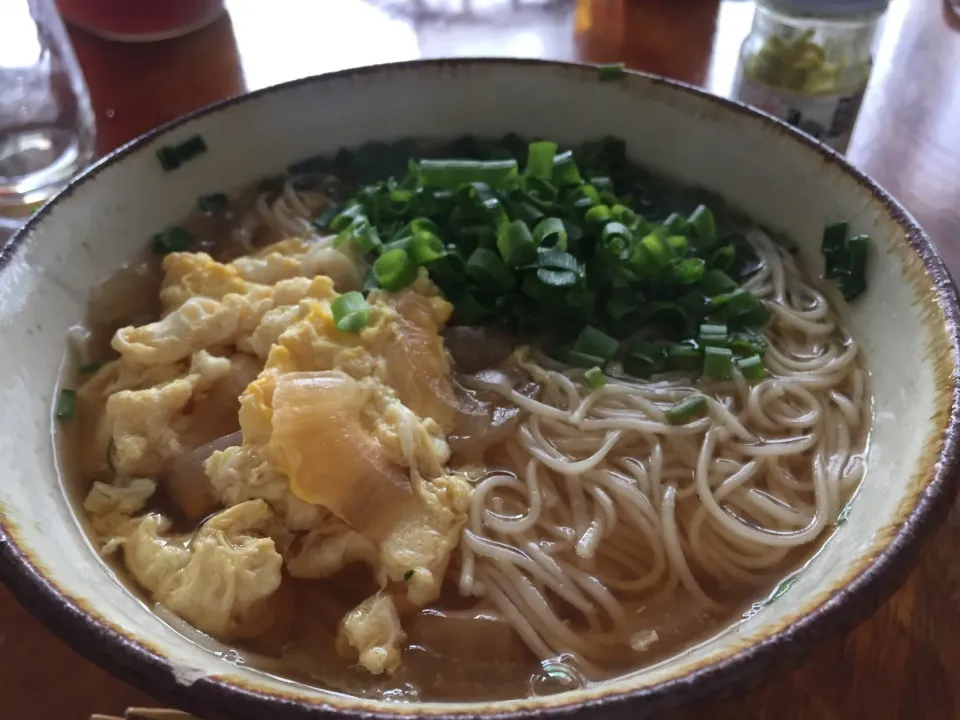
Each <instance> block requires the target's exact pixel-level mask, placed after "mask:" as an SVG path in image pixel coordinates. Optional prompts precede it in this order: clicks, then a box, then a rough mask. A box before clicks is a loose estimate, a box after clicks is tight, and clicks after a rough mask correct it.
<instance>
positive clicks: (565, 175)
mask: <svg viewBox="0 0 960 720" xmlns="http://www.w3.org/2000/svg"><path fill="white" fill-rule="evenodd" d="M553 181H554V183H556V184H557V185H559V186H569V185H579V184H580V183H581V182H583V180H581V178H580V171H579V170H578V169H577V164H576V162H574V160H573V152H571V151H570V150H567V151H566V152H562V153H560V154H559V155H554V156H553Z"/></svg>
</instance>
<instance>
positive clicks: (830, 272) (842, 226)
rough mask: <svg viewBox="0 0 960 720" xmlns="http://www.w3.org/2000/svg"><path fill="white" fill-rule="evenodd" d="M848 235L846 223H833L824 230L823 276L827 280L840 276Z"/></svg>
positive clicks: (821, 246) (822, 249) (821, 245)
mask: <svg viewBox="0 0 960 720" xmlns="http://www.w3.org/2000/svg"><path fill="white" fill-rule="evenodd" d="M848 233H849V226H848V225H847V223H845V222H839V223H833V224H831V225H827V226H826V227H825V228H824V229H823V240H822V241H821V242H820V252H821V253H822V254H823V260H824V272H823V276H824V277H825V278H827V279H830V278H835V277H839V275H840V269H841V266H842V264H843V254H844V251H845V249H846V246H847V234H848Z"/></svg>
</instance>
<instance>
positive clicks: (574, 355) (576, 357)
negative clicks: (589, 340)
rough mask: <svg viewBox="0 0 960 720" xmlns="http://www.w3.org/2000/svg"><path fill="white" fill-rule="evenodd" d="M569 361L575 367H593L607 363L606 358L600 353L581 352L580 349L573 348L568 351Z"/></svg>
mask: <svg viewBox="0 0 960 720" xmlns="http://www.w3.org/2000/svg"><path fill="white" fill-rule="evenodd" d="M567 362H568V363H569V364H570V365H573V366H574V367H582V368H592V367H597V366H601V365H606V364H607V363H606V360H604V359H603V358H602V357H599V356H598V355H590V354H589V353H583V352H579V351H578V350H571V351H570V352H568V353H567Z"/></svg>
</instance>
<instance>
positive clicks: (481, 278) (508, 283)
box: [467, 248, 516, 290]
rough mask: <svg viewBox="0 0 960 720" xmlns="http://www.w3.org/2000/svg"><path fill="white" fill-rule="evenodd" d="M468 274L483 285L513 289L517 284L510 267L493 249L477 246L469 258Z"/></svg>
mask: <svg viewBox="0 0 960 720" xmlns="http://www.w3.org/2000/svg"><path fill="white" fill-rule="evenodd" d="M467 275H469V276H470V277H471V278H473V280H475V281H476V282H477V283H478V284H479V285H480V286H481V287H485V288H491V289H494V290H498V289H499V290H511V289H512V288H513V286H514V285H515V284H516V281H515V280H514V278H513V273H512V272H510V268H508V267H507V266H506V264H504V262H503V260H501V259H500V256H499V255H497V254H496V253H495V252H493V251H492V250H487V249H486V248H477V249H476V250H474V251H473V253H472V254H471V255H470V258H469V259H468V260H467Z"/></svg>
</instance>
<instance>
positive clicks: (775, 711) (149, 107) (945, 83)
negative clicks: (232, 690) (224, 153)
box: [0, 0, 960, 720]
mask: <svg viewBox="0 0 960 720" xmlns="http://www.w3.org/2000/svg"><path fill="white" fill-rule="evenodd" d="M460 1H461V0H446V3H444V2H442V1H441V0H432V2H427V3H426V4H427V5H434V6H435V5H437V4H441V5H443V4H446V5H447V6H450V5H456V4H459V2H460ZM468 1H469V0H468ZM495 1H496V0H486V2H483V0H473V6H474V8H476V10H475V13H476V14H475V15H474V16H472V17H471V16H466V15H463V14H462V13H461V14H454V15H450V16H448V17H447V18H446V19H444V20H442V21H428V20H423V19H421V20H416V19H414V18H410V17H406V18H404V17H400V16H399V15H393V16H390V15H388V14H386V13H385V12H384V11H383V10H382V9H380V8H379V7H377V5H379V6H381V7H382V6H386V5H389V6H391V7H392V8H397V7H401V8H402V7H403V6H412V5H415V4H417V3H416V2H415V1H414V0H392V2H391V0H378V1H375V0H370V1H369V2H362V1H361V0H336V1H334V0H269V2H267V1H266V0H228V7H229V17H223V18H221V19H220V20H219V21H217V22H216V23H215V24H213V25H211V26H209V27H207V28H206V29H204V30H201V31H199V32H197V33H194V34H193V35H190V36H187V37H184V38H180V39H177V40H171V41H167V42H162V43H154V44H144V45H123V44H115V43H110V42H105V41H102V40H99V39H97V38H94V37H91V36H89V35H86V34H84V33H83V32H80V31H74V32H73V41H74V44H75V46H76V49H77V53H78V55H79V57H80V62H81V65H82V66H83V70H84V72H85V74H86V77H87V81H88V83H89V85H90V91H91V94H92V96H93V103H94V106H95V109H96V117H97V123H98V125H99V140H98V143H99V145H98V149H99V151H100V152H106V151H109V150H110V149H112V148H114V147H116V146H117V145H119V144H121V143H123V142H126V141H127V140H130V139H131V138H133V137H135V136H137V135H138V134H139V133H141V132H143V131H145V130H147V129H149V128H150V127H152V126H154V125H156V124H158V123H161V122H163V121H166V120H169V119H170V118H172V117H174V116H176V115H179V114H181V113H183V112H186V111H188V110H192V109H194V108H196V107H198V106H200V105H204V104H206V103H210V102H213V101H216V100H220V99H222V98H225V97H228V96H230V95H234V94H237V93H240V92H243V91H244V90H253V89H257V88H261V87H264V86H265V85H270V84H273V83H276V82H281V81H284V80H289V79H293V78H296V77H300V76H303V75H311V74H315V73H322V72H326V71H330V70H337V69H341V68H345V67H350V66H353V65H362V64H369V63H376V62H387V61H393V60H404V59H411V58H416V57H437V56H444V55H447V56H449V55H524V56H539V57H548V58H561V59H571V58H579V59H585V60H591V61H598V62H601V61H602V62H606V61H610V60H617V59H623V60H625V61H626V62H627V64H628V65H629V66H631V67H633V68H638V69H642V70H648V71H651V72H656V73H660V74H663V75H666V76H669V77H673V78H678V79H680V80H684V81H687V82H691V83H696V84H700V85H704V86H705V87H707V88H708V89H710V90H712V91H714V92H718V93H721V94H724V93H728V92H729V90H730V87H731V83H732V80H733V75H734V71H735V68H736V62H737V52H738V49H739V45H740V42H741V41H742V39H743V37H744V36H745V34H746V32H747V30H748V29H749V25H750V20H751V17H752V13H753V9H752V5H751V4H750V3H749V2H744V1H742V0H741V1H736V2H735V1H733V0H723V1H722V2H720V1H718V0H620V1H621V2H622V4H623V5H624V7H626V6H627V5H629V9H628V10H627V11H626V21H625V23H623V25H622V27H621V28H620V29H619V30H618V29H616V28H611V27H610V26H607V28H606V30H604V31H603V32H602V33H601V36H600V38H599V39H597V38H594V39H593V40H589V41H585V40H584V39H583V38H582V37H581V38H579V39H578V38H577V37H576V36H575V33H574V29H573V28H574V9H573V5H572V0H568V1H567V2H563V1H562V0H561V1H559V2H553V3H549V4H548V5H543V4H542V3H535V2H533V0H513V2H512V3H511V2H509V1H508V0H500V2H501V5H500V8H499V9H497V10H495V11H489V12H487V13H486V14H485V12H484V11H483V8H482V6H484V5H489V4H490V3H491V2H495ZM849 156H850V158H851V159H852V161H853V162H854V163H855V164H856V165H857V166H859V167H860V168H862V169H863V170H865V171H866V172H868V173H869V174H871V175H872V176H873V177H875V178H876V179H877V180H878V181H879V182H880V183H881V184H882V185H883V186H885V187H886V188H887V189H888V190H890V191H891V192H892V193H893V194H894V195H895V196H896V197H897V198H899V199H900V201H901V202H903V203H904V204H905V205H906V206H907V208H908V209H909V210H910V211H911V212H912V213H913V214H914V215H915V216H916V217H917V218H918V219H919V221H920V223H921V224H922V225H923V226H924V227H925V228H926V229H927V231H928V232H929V233H930V235H931V236H932V237H933V239H934V240H935V241H936V243H937V245H938V246H939V248H940V251H941V253H943V255H944V257H945V259H946V261H947V264H948V265H949V266H950V267H951V268H952V269H953V271H954V273H957V272H958V271H960V22H957V20H956V19H955V18H954V17H953V16H952V15H951V14H950V12H949V11H948V10H946V5H945V4H944V5H943V6H941V0H893V3H892V5H891V7H890V10H889V11H888V15H887V19H886V24H885V28H884V31H883V34H882V38H881V42H880V44H879V48H878V54H877V59H876V66H875V69H874V75H873V79H872V82H871V85H870V89H869V92H868V94H867V97H866V100H865V104H864V107H863V110H862V113H861V115H860V120H859V124H858V126H857V130H856V134H855V135H854V138H853V141H852V144H851V146H850V150H849ZM957 548H960V511H957V510H956V509H955V510H954V512H953V513H952V515H951V516H950V519H949V521H948V523H947V525H946V527H944V528H943V529H942V530H941V531H940V533H939V535H938V536H937V537H936V538H935V540H934V541H933V542H932V543H931V544H930V545H929V546H928V547H927V549H926V551H925V553H924V554H923V558H922V562H921V565H920V567H919V568H917V570H916V571H915V572H914V573H913V575H912V576H911V577H910V579H909V581H908V582H907V584H906V586H905V587H904V588H902V589H901V590H900V591H899V592H898V593H897V594H896V595H895V596H894V597H893V599H892V600H891V601H889V602H888V603H887V604H886V605H884V606H883V607H882V608H881V609H880V610H879V611H878V612H877V613H876V615H875V616H874V617H873V619H872V620H870V621H869V622H867V623H865V624H864V625H862V626H861V627H860V628H859V629H858V630H856V631H855V632H853V633H852V634H850V635H849V636H848V637H846V638H842V637H837V638H833V639H830V640H827V641H826V642H825V643H824V644H823V645H822V646H821V647H820V648H819V649H818V650H816V651H815V652H814V653H813V654H812V656H810V657H809V658H808V660H807V661H806V663H805V664H803V665H801V666H800V667H799V668H798V669H796V670H794V671H793V672H790V673H788V674H783V675H780V676H778V677H773V678H770V679H769V680H768V681H767V682H766V684H765V685H763V686H762V687H761V688H759V689H758V690H757V691H755V692H754V693H752V694H751V695H749V696H747V697H741V698H726V699H713V700H710V701H708V702H704V703H702V704H701V705H700V706H697V707H695V708H692V709H690V710H688V711H685V712H683V713H680V714H678V715H676V716H675V719H676V720H681V719H683V720H686V719H688V718H690V719H692V718H699V717H711V718H714V719H715V720H725V719H726V718H730V719H731V720H733V719H734V718H736V719H737V720H741V719H743V718H767V717H769V718H777V720H790V719H791V718H804V719H805V720H806V719H811V718H844V719H846V718H851V719H856V718H876V719H885V718H900V717H907V716H910V717H917V718H938V719H939V718H944V719H947V718H957V717H960V563H957V562H955V561H954V557H953V551H954V550H956V549H957ZM0 703H2V706H3V710H2V711H0V715H2V716H3V717H4V718H10V720H15V719H16V720H19V719H21V718H23V719H27V718H50V719H51V720H54V719H59V718H63V719H68V718H69V719H70V720H73V719H75V718H76V719H79V718H86V717H87V716H88V715H89V714H90V713H92V712H112V713H122V711H123V709H124V708H125V707H127V706H129V705H136V704H139V705H149V704H153V701H152V700H151V698H149V697H147V696H145V695H144V694H142V693H140V692H139V691H137V690H135V689H133V688H131V687H129V686H127V685H125V684H123V683H121V682H119V681H118V680H115V679H113V678H112V677H111V676H110V675H109V674H107V673H106V672H104V671H102V670H100V669H99V668H97V667H96V666H94V665H92V664H91V663H89V662H87V661H86V660H84V659H82V658H81V657H80V656H78V655H76V654H74V653H73V652H72V651H71V650H69V649H68V648H67V647H66V645H64V644H62V643H61V642H60V641H59V640H58V639H56V638H54V637H53V636H52V635H51V634H50V633H49V632H47V631H46V630H45V629H44V628H43V627H42V626H41V625H40V624H39V623H38V622H37V621H36V620H34V619H33V617H31V615H30V614H29V613H28V612H27V611H26V610H24V609H22V608H21V607H20V606H19V605H17V604H16V602H15V601H14V600H13V599H12V598H11V597H10V595H9V594H8V593H7V592H6V591H5V590H4V589H2V588H0Z"/></svg>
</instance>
